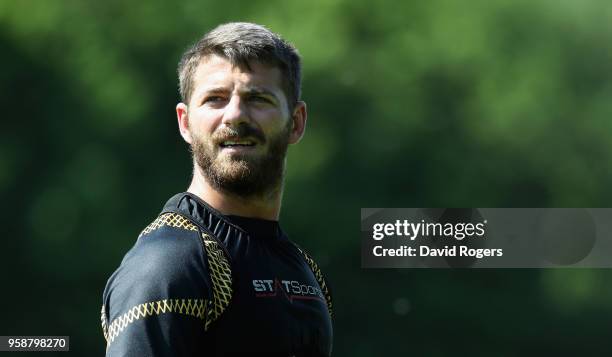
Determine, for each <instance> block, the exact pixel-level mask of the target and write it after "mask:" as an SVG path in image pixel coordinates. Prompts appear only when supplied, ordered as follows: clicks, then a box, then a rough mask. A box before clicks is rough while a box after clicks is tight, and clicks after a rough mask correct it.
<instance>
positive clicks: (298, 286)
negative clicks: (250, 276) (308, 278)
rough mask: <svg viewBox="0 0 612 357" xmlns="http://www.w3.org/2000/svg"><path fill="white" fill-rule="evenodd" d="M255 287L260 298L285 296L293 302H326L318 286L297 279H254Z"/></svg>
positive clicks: (256, 294)
mask: <svg viewBox="0 0 612 357" xmlns="http://www.w3.org/2000/svg"><path fill="white" fill-rule="evenodd" d="M253 289H254V290H255V296H256V297H259V298H270V297H275V296H284V297H286V298H287V299H288V300H289V301H291V302H293V300H294V299H298V300H308V299H317V300H321V301H323V302H325V297H324V295H323V293H322V292H321V289H320V288H319V287H318V286H312V285H308V284H303V283H301V282H299V281H297V280H281V279H278V278H274V279H254V280H253Z"/></svg>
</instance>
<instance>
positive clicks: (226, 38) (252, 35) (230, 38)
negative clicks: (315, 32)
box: [178, 22, 302, 109]
mask: <svg viewBox="0 0 612 357" xmlns="http://www.w3.org/2000/svg"><path fill="white" fill-rule="evenodd" d="M210 55H218V56H221V57H224V58H226V59H227V60H229V61H230V62H231V63H232V64H233V65H237V66H241V67H245V68H247V69H249V70H250V67H249V62H251V61H257V62H260V63H262V64H266V65H270V66H273V67H277V68H278V69H280V71H281V74H282V81H283V83H282V85H283V89H284V90H285V94H286V96H287V102H288V105H289V109H291V108H293V107H294V106H295V104H296V103H297V101H298V100H299V99H300V94H301V93H300V88H301V81H302V78H301V77H302V73H301V72H302V70H301V63H300V62H301V61H300V56H299V54H298V52H297V50H296V49H295V47H294V46H293V45H291V44H290V43H289V42H287V41H285V40H283V39H282V38H281V37H280V36H279V35H277V34H275V33H273V32H272V31H270V30H268V29H267V28H265V27H263V26H261V25H257V24H252V23H247V22H230V23H226V24H222V25H219V26H217V27H216V28H214V29H213V30H211V31H209V32H208V33H206V34H205V35H204V37H202V38H201V39H200V40H199V41H198V42H196V43H195V44H194V45H193V46H191V47H190V48H189V49H187V51H185V53H183V56H182V57H181V60H180V62H179V65H178V76H179V90H180V93H181V99H182V101H183V102H184V103H189V100H191V95H192V92H193V76H194V74H195V71H196V68H198V65H199V64H200V61H201V60H202V58H204V57H206V56H210Z"/></svg>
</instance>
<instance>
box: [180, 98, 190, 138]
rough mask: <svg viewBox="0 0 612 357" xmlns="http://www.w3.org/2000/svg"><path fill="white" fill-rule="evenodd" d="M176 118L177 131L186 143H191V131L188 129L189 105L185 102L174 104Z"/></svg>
mask: <svg viewBox="0 0 612 357" xmlns="http://www.w3.org/2000/svg"><path fill="white" fill-rule="evenodd" d="M176 118H177V119H178V126H179V132H180V133H181V136H182V137H183V140H185V141H186V142H187V143H188V144H191V131H189V107H188V106H187V104H185V103H179V104H177V105H176Z"/></svg>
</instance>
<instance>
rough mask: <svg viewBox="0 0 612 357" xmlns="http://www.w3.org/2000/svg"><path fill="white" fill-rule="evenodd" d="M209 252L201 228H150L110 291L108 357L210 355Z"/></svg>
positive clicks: (105, 315) (106, 297) (106, 300)
mask: <svg viewBox="0 0 612 357" xmlns="http://www.w3.org/2000/svg"><path fill="white" fill-rule="evenodd" d="M204 254H205V253H204V249H203V243H202V241H201V240H200V235H199V233H198V231H197V230H190V229H185V228H184V227H176V226H170V225H159V226H158V227H155V229H154V230H150V231H147V230H145V232H144V234H142V235H141V236H140V237H139V238H138V240H137V242H136V244H135V245H134V247H133V248H132V249H131V250H130V251H129V252H128V253H127V254H126V256H125V257H124V259H123V261H122V262H121V265H120V266H119V268H118V269H117V270H116V271H115V272H114V273H113V275H112V276H111V277H110V279H109V280H108V282H107V284H106V288H105V289H104V294H103V307H102V326H103V330H104V335H105V338H106V340H107V349H106V356H107V357H118V356H192V355H204V352H203V349H204V346H203V345H202V344H203V340H204V338H203V337H204V326H205V316H206V315H205V308H206V303H207V301H209V300H210V298H211V293H210V291H211V289H210V281H209V275H208V273H207V265H206V259H205V256H204Z"/></svg>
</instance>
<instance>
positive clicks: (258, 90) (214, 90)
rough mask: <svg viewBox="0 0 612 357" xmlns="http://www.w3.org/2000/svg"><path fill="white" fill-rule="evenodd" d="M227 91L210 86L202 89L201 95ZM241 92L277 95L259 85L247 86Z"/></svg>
mask: <svg viewBox="0 0 612 357" xmlns="http://www.w3.org/2000/svg"><path fill="white" fill-rule="evenodd" d="M227 92H228V90H227V89H226V88H224V87H211V88H207V89H204V90H202V92H201V95H207V94H217V93H227ZM242 92H243V93H246V94H250V95H257V94H259V95H267V96H270V97H273V98H274V99H276V100H278V97H277V96H276V94H274V92H272V91H270V90H267V89H265V88H261V87H255V86H252V87H247V88H246V89H245V90H243V91H242Z"/></svg>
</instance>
